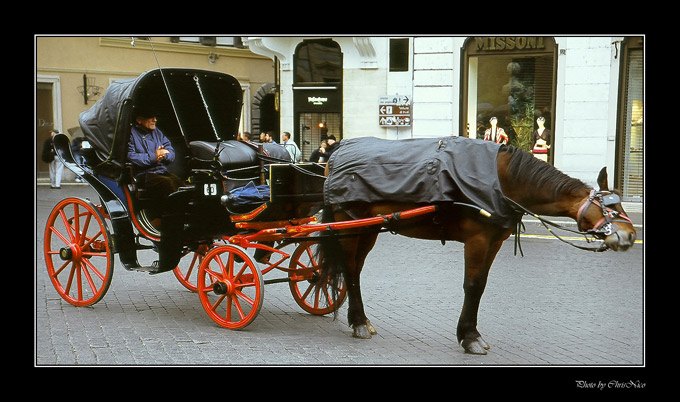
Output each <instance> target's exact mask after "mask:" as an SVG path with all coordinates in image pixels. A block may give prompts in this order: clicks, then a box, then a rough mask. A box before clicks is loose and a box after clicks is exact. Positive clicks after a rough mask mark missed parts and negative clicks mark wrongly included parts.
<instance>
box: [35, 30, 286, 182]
mask: <svg viewBox="0 0 680 402" xmlns="http://www.w3.org/2000/svg"><path fill="white" fill-rule="evenodd" d="M34 46H35V49H34V50H35V79H36V82H35V117H36V123H35V144H36V179H37V180H44V179H45V178H47V177H49V173H48V166H47V164H45V163H44V162H42V160H41V159H40V152H41V151H42V147H43V142H44V140H45V139H46V138H48V136H49V132H50V131H51V130H52V129H53V128H55V129H57V130H59V131H60V132H63V133H67V134H70V135H71V136H72V137H75V136H79V135H81V134H79V133H78V115H79V114H80V113H81V112H82V111H84V110H87V109H89V108H90V107H92V106H93V105H94V103H95V102H96V101H97V100H98V99H99V98H100V97H101V95H103V94H104V92H105V91H106V88H107V87H108V86H109V84H110V83H111V82H113V81H115V80H119V79H123V78H134V77H137V76H139V75H140V74H141V73H143V72H145V71H149V70H153V69H156V68H159V67H161V68H163V67H184V68H196V69H203V70H212V71H221V72H225V73H228V74H230V75H232V76H234V77H235V78H236V79H238V81H239V83H240V84H241V89H242V91H243V102H244V107H243V111H242V115H241V131H257V130H259V126H258V124H259V123H260V121H261V120H262V119H261V118H260V116H259V113H260V110H261V107H262V105H261V99H262V97H263V94H264V93H268V91H269V90H270V88H271V87H272V86H273V84H272V82H273V81H274V69H273V65H272V61H271V59H269V58H267V57H264V56H261V55H257V54H254V53H253V52H251V51H250V50H249V49H248V48H246V47H245V46H243V44H242V42H241V38H240V37H198V36H195V37H181V36H177V37H169V36H168V37H152V38H147V37H144V38H139V37H138V38H133V37H130V36H127V37H96V36H37V37H35V43H34ZM270 107H271V108H273V104H272V105H271V106H270ZM270 114H271V113H270ZM160 124H161V122H159V125H160ZM63 177H64V180H65V181H67V182H68V181H70V180H73V179H75V177H74V175H73V173H72V172H70V171H68V169H65V170H64V174H63Z"/></svg>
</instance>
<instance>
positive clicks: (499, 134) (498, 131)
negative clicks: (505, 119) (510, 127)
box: [484, 117, 508, 145]
mask: <svg viewBox="0 0 680 402" xmlns="http://www.w3.org/2000/svg"><path fill="white" fill-rule="evenodd" d="M489 124H491V127H490V128H488V129H487V130H486V131H485V132H484V141H493V142H495V143H497V144H503V145H507V143H508V135H507V134H505V131H504V130H503V128H501V127H498V119H497V118H495V117H492V118H491V119H489Z"/></svg>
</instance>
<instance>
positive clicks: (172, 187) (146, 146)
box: [127, 111, 184, 199]
mask: <svg viewBox="0 0 680 402" xmlns="http://www.w3.org/2000/svg"><path fill="white" fill-rule="evenodd" d="M156 121H157V119H156V115H155V113H153V112H148V111H139V112H138V113H137V115H136V117H135V123H136V124H135V125H134V126H133V127H132V133H131V135H130V142H129V143H128V151H127V157H128V161H130V162H131V163H132V164H133V165H134V166H135V178H136V179H137V180H138V182H140V183H141V186H142V187H144V188H145V189H146V190H147V192H150V193H151V194H152V196H153V197H154V198H159V197H160V198H161V199H164V198H165V197H166V196H168V195H169V194H170V193H173V192H175V191H177V189H178V188H179V187H180V186H182V185H184V183H183V181H182V179H181V178H180V177H179V176H177V175H175V174H174V173H170V171H169V170H168V167H167V166H168V165H169V164H170V163H172V162H173V161H174V160H175V150H174V149H173V148H172V144H170V141H169V140H168V138H167V137H166V136H165V135H164V134H163V132H162V131H161V130H160V129H158V128H157V127H156Z"/></svg>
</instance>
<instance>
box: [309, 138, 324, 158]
mask: <svg viewBox="0 0 680 402" xmlns="http://www.w3.org/2000/svg"><path fill="white" fill-rule="evenodd" d="M327 146H328V144H327V143H326V140H325V139H323V140H321V144H319V148H317V149H315V150H314V151H313V152H312V155H311V156H310V157H309V161H310V162H314V163H323V162H325V161H327V159H326V147H327Z"/></svg>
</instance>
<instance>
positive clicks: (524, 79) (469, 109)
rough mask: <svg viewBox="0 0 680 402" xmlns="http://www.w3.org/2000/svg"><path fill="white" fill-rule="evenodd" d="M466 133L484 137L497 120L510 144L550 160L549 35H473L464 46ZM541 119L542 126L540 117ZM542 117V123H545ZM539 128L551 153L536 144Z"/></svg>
mask: <svg viewBox="0 0 680 402" xmlns="http://www.w3.org/2000/svg"><path fill="white" fill-rule="evenodd" d="M463 85H464V93H463V114H462V116H463V117H464V118H463V119H461V120H462V121H463V122H464V127H463V128H462V129H463V133H464V135H466V136H468V137H471V138H484V134H485V131H486V130H487V129H489V128H490V122H489V120H490V118H491V117H496V118H497V121H498V123H497V125H498V127H500V128H503V130H504V131H505V133H506V134H507V136H508V139H509V144H511V145H514V146H517V147H519V148H522V149H524V150H526V151H530V152H532V151H533V150H534V149H536V156H537V157H539V158H541V159H544V160H546V161H552V153H553V151H554V149H553V144H554V132H553V115H554V104H555V102H554V94H555V90H554V88H555V45H554V41H553V40H552V39H551V38H543V37H540V38H537V37H531V38H527V37H483V38H469V39H468V41H467V42H466V45H465V67H464V80H463ZM539 117H542V118H543V119H542V120H541V124H544V127H539V123H538V122H537V120H538V118H539ZM543 121H544V123H543ZM539 128H541V130H540V131H541V132H542V133H543V136H544V137H546V141H547V144H548V145H550V148H549V151H548V152H547V153H542V152H539V149H538V147H536V148H535V141H534V133H535V132H536V131H537V130H538V129H539Z"/></svg>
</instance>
